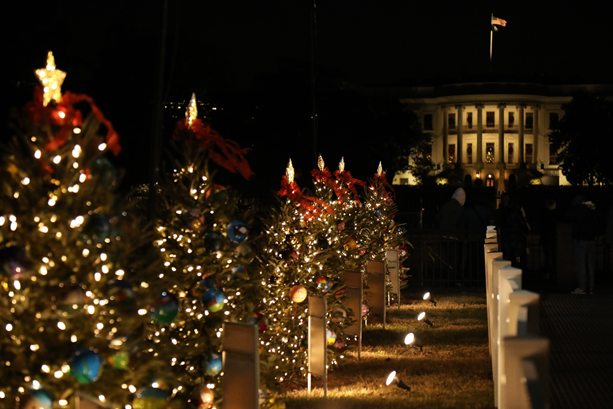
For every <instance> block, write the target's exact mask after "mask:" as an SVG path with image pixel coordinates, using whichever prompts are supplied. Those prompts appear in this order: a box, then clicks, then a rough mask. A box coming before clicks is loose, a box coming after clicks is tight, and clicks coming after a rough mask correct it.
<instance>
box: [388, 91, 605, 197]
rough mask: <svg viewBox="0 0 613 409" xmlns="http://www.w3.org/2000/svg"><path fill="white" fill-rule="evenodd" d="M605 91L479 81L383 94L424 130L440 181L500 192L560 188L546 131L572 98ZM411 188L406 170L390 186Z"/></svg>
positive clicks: (561, 182) (561, 178)
mask: <svg viewBox="0 0 613 409" xmlns="http://www.w3.org/2000/svg"><path fill="white" fill-rule="evenodd" d="M610 88H611V87H610V86H605V85H543V84H534V83H517V82H514V83H502V82H491V83H488V82H480V83H463V84H447V85H441V86H417V87H411V88H396V89H394V90H390V91H391V92H394V93H395V95H398V96H399V97H400V101H401V102H402V103H404V104H406V105H407V106H408V107H409V108H411V109H412V110H413V111H414V112H415V113H416V114H417V115H418V117H419V118H420V120H421V123H422V127H423V130H424V132H426V133H429V134H430V135H431V136H432V141H433V142H432V151H431V155H432V156H431V158H432V161H433V162H434V164H435V168H436V172H435V173H438V174H439V176H440V179H439V181H440V182H441V183H445V182H448V183H456V184H457V183H463V184H464V185H466V184H468V183H470V184H472V185H473V186H489V187H493V188H496V189H497V190H498V191H504V190H506V187H508V186H509V185H515V186H520V185H524V184H527V183H532V184H543V185H566V184H568V182H567V180H566V178H565V177H564V175H562V173H561V172H560V170H559V165H558V162H557V155H556V152H553V151H552V150H551V149H550V145H549V138H548V136H549V133H550V128H551V126H552V125H553V124H554V123H555V122H556V121H558V120H559V119H560V118H562V116H563V114H564V111H563V109H562V105H563V104H565V103H567V102H570V101H571V99H572V96H573V95H574V94H576V93H578V92H582V91H583V92H596V93H601V92H602V93H604V92H605V91H607V90H608V91H610ZM479 179H480V181H479ZM414 183H415V179H414V178H413V177H412V175H411V174H410V173H409V172H404V173H399V174H397V175H395V177H394V184H414Z"/></svg>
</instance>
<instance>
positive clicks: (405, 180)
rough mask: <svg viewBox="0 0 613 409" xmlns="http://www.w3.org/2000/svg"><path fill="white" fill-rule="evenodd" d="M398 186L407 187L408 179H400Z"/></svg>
mask: <svg viewBox="0 0 613 409" xmlns="http://www.w3.org/2000/svg"><path fill="white" fill-rule="evenodd" d="M400 184H401V185H408V184H409V178H400Z"/></svg>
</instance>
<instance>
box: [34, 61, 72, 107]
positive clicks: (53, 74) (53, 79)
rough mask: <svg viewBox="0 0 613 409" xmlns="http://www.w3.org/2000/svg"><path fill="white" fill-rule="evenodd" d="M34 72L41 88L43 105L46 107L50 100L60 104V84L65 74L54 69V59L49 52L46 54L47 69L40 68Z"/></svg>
mask: <svg viewBox="0 0 613 409" xmlns="http://www.w3.org/2000/svg"><path fill="white" fill-rule="evenodd" d="M35 72H36V75H37V76H38V80H39V81H40V83H41V84H42V86H43V105H44V106H47V105H48V104H49V102H51V101H52V100H53V101H55V102H61V101H62V83H63V82H64V78H66V73H65V72H64V71H61V70H56V69H55V58H53V53H52V52H51V51H49V53H48V54H47V67H46V68H40V69H38V70H36V71H35Z"/></svg>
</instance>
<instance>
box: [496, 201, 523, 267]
mask: <svg viewBox="0 0 613 409" xmlns="http://www.w3.org/2000/svg"><path fill="white" fill-rule="evenodd" d="M496 229H497V230H498V238H499V245H500V249H501V250H502V257H503V258H504V259H505V260H508V261H510V262H511V265H512V266H513V267H517V268H521V269H522V271H526V267H527V256H528V251H527V248H528V235H529V234H530V224H528V220H527V219H526V212H525V211H524V209H523V207H521V206H520V205H519V203H518V202H517V200H516V199H515V198H514V197H512V196H511V195H509V194H508V193H503V194H502V196H501V198H500V206H498V210H496Z"/></svg>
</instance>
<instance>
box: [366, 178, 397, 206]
mask: <svg viewBox="0 0 613 409" xmlns="http://www.w3.org/2000/svg"><path fill="white" fill-rule="evenodd" d="M381 185H383V189H382V190H383V196H384V197H385V198H386V199H389V195H388V193H387V189H386V187H387V188H389V190H391V192H392V194H393V195H394V197H393V200H395V199H396V191H395V190H394V188H393V187H392V185H390V184H389V182H388V181H387V178H386V177H385V173H381V176H379V174H378V173H375V177H374V178H373V181H372V186H373V187H374V188H378V187H380V186H381Z"/></svg>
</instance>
